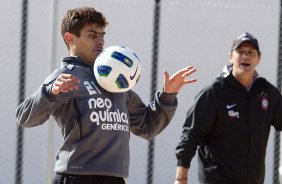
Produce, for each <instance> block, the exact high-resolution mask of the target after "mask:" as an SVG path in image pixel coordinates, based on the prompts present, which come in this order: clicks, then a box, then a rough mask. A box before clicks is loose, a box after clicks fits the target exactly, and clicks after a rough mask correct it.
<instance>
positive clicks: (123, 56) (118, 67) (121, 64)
mask: <svg viewBox="0 0 282 184" xmlns="http://www.w3.org/2000/svg"><path fill="white" fill-rule="evenodd" d="M93 69H94V75H95V77H96V80H97V82H98V84H99V85H100V86H101V87H102V88H104V89H105V90H107V91H109V92H113V93H119V92H126V91H128V90H130V89H132V88H133V87H134V86H135V85H136V83H137V82H138V80H139V78H140V74H141V63H140V61H139V58H138V57H137V55H136V54H135V53H134V51H133V50H131V49H130V48H128V47H125V46H110V47H107V48H105V49H104V50H103V51H102V52H101V53H100V54H99V55H98V56H97V58H96V60H95V63H94V68H93Z"/></svg>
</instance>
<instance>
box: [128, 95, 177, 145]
mask: <svg viewBox="0 0 282 184" xmlns="http://www.w3.org/2000/svg"><path fill="white" fill-rule="evenodd" d="M177 104H178V102H177V98H176V94H167V93H165V92H157V93H156V94H155V98H154V99H153V100H152V101H151V102H150V103H149V104H148V105H147V106H146V105H145V104H144V103H143V102H142V100H141V99H140V97H139V96H138V95H137V94H136V93H135V92H133V91H129V93H128V97H127V106H128V113H129V118H130V130H131V132H132V133H133V134H135V135H138V136H141V137H142V138H144V139H147V140H149V139H152V138H153V137H154V136H156V135H158V134H159V133H160V132H161V131H162V130H163V129H164V128H165V127H166V126H167V125H168V124H169V122H170V121H171V119H172V117H173V116H174V113H175V111H176V108H177Z"/></svg>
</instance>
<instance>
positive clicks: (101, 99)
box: [17, 57, 177, 178]
mask: <svg viewBox="0 0 282 184" xmlns="http://www.w3.org/2000/svg"><path fill="white" fill-rule="evenodd" d="M61 73H70V74H73V75H75V76H77V77H78V78H79V79H80V84H79V89H78V90H74V91H71V92H68V93H61V94H59V95H57V96H52V95H51V93H50V91H51V87H52V83H53V82H54V80H55V79H56V78H57V76H58V75H59V74H61ZM176 107H177V99H176V94H166V93H163V92H157V93H156V95H155V98H154V99H153V100H152V101H151V102H150V103H149V105H147V106H146V105H145V104H144V103H143V102H142V100H141V99H140V97H139V96H138V95H137V94H136V93H134V92H133V91H131V90H130V91H128V92H124V93H109V92H107V91H105V90H103V89H102V88H101V87H100V86H99V85H98V83H97V81H96V79H95V76H94V73H93V68H92V67H91V66H89V65H88V64H86V63H85V62H84V61H83V60H81V59H80V58H78V57H66V58H63V61H62V67H61V68H60V69H58V70H56V71H55V72H54V73H53V74H51V75H50V76H49V77H48V78H47V79H46V80H45V82H44V83H43V85H41V86H40V88H39V89H38V90H37V91H36V92H35V93H34V94H33V95H32V96H30V97H29V98H27V99H26V100H25V101H24V102H23V103H22V104H21V105H20V106H19V107H18V109H17V121H18V124H19V126H21V127H34V126H37V125H40V124H43V123H44V122H46V120H48V118H49V116H50V115H52V116H53V117H54V118H55V120H56V122H57V123H58V125H59V127H60V128H61V133H62V136H63V138H64V142H63V144H62V145H61V147H60V148H59V150H58V152H57V155H56V162H55V172H57V173H65V174H77V175H106V176H117V177H124V178H126V177H128V171H129V162H130V156H129V138H130V132H132V133H134V134H136V135H138V136H141V137H143V138H144V139H151V138H152V137H154V136H155V135H157V134H159V133H160V132H161V131H162V130H163V129H164V128H165V127H166V126H167V125H168V124H169V122H170V120H171V118H172V117H173V115H174V113H175V110H176Z"/></svg>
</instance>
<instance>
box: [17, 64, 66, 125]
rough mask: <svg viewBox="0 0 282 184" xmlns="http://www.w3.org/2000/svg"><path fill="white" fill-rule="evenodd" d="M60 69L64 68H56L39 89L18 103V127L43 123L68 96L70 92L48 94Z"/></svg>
mask: <svg viewBox="0 0 282 184" xmlns="http://www.w3.org/2000/svg"><path fill="white" fill-rule="evenodd" d="M62 71H64V69H62V70H56V71H55V72H54V73H53V74H51V75H50V76H48V77H47V79H46V80H45V82H44V83H43V84H42V85H41V86H40V87H39V89H38V90H37V91H36V92H35V93H34V94H33V95H31V96H30V97H28V98H27V99H26V100H24V101H23V102H22V103H21V104H20V105H19V107H18V108H17V111H16V118H17V123H18V125H19V126H20V127H34V126H37V125H41V124H43V123H44V122H45V121H46V120H48V119H49V116H50V115H51V114H52V113H53V112H54V111H55V110H56V109H57V107H58V106H59V105H60V104H62V103H63V101H65V100H67V99H68V98H69V97H68V96H69V95H70V94H59V95H57V96H56V97H55V96H52V95H51V94H50V91H51V88H52V83H53V81H54V80H55V79H56V78H57V76H58V75H59V73H61V72H62Z"/></svg>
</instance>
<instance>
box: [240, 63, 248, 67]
mask: <svg viewBox="0 0 282 184" xmlns="http://www.w3.org/2000/svg"><path fill="white" fill-rule="evenodd" d="M241 65H242V66H244V67H249V66H250V64H249V63H242V64H241Z"/></svg>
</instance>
